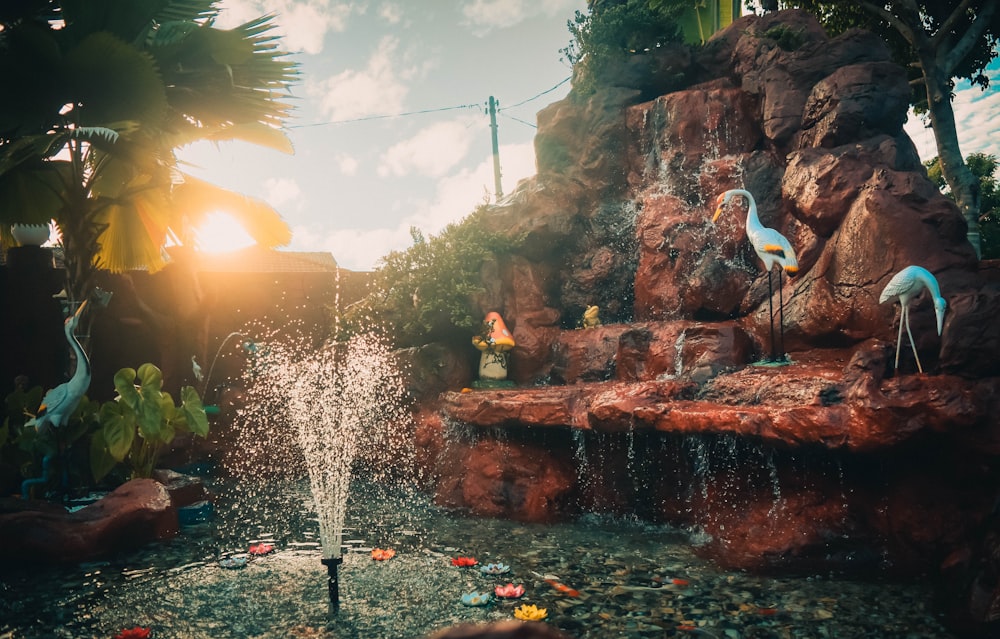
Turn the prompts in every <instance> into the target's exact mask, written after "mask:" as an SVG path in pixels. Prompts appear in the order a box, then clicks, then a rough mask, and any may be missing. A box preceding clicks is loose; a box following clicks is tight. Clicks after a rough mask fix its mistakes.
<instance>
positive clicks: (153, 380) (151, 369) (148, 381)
mask: <svg viewBox="0 0 1000 639" xmlns="http://www.w3.org/2000/svg"><path fill="white" fill-rule="evenodd" d="M138 374H139V384H140V390H139V395H140V397H141V401H140V403H139V410H138V412H137V414H136V421H137V424H138V426H139V435H140V436H142V438H143V439H146V440H149V441H150V442H159V441H161V438H162V433H161V429H162V428H163V406H162V404H161V395H162V391H161V389H162V388H163V373H161V372H160V369H159V368H157V367H156V366H155V365H153V364H149V363H146V364H143V365H142V366H140V367H139V373H138Z"/></svg>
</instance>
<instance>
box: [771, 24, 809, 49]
mask: <svg viewBox="0 0 1000 639" xmlns="http://www.w3.org/2000/svg"><path fill="white" fill-rule="evenodd" d="M764 37H765V38H770V39H771V40H774V41H775V42H777V43H778V46H779V47H781V48H782V49H783V50H784V51H795V50H796V49H798V48H799V47H801V46H802V45H803V44H804V43H805V34H804V33H803V31H802V30H801V29H791V28H789V27H788V26H786V25H783V24H779V25H776V26H773V27H771V28H770V29H768V30H767V31H765V32H764Z"/></svg>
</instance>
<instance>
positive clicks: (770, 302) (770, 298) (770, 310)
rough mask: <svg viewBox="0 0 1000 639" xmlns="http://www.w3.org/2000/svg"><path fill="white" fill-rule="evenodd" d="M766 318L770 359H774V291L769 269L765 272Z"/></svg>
mask: <svg viewBox="0 0 1000 639" xmlns="http://www.w3.org/2000/svg"><path fill="white" fill-rule="evenodd" d="M767 318H768V320H770V323H771V361H772V362H773V361H775V360H776V359H777V358H776V357H775V354H774V353H775V348H774V347H775V344H774V291H773V290H772V289H771V271H768V272H767Z"/></svg>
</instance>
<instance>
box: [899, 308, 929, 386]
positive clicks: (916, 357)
mask: <svg viewBox="0 0 1000 639" xmlns="http://www.w3.org/2000/svg"><path fill="white" fill-rule="evenodd" d="M903 315H904V316H905V317H906V334H907V335H908V336H909V338H910V347H911V348H912V349H913V358H914V359H916V360H917V370H918V371H920V372H921V373H923V372H924V369H923V367H922V366H921V365H920V356H919V355H917V344H916V342H914V341H913V333H911V332H910V309H909V308H908V307H907V308H905V309H903ZM900 322H902V318H900ZM900 337H902V335H900ZM896 351H897V352H899V346H896ZM896 367H897V368H899V364H898V363H897V364H896Z"/></svg>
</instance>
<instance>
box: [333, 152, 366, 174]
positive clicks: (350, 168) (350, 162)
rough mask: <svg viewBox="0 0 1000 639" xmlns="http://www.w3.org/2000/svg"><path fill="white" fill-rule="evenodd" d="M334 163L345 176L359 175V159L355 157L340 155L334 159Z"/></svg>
mask: <svg viewBox="0 0 1000 639" xmlns="http://www.w3.org/2000/svg"><path fill="white" fill-rule="evenodd" d="M333 161H334V163H335V164H336V165H337V168H338V169H340V172H341V173H343V174H344V175H357V174H358V165H359V164H360V163H359V162H358V159H357V158H356V157H354V156H353V155H348V154H347V153H338V154H337V155H335V156H334V158H333Z"/></svg>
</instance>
